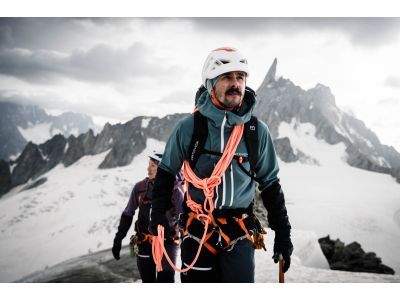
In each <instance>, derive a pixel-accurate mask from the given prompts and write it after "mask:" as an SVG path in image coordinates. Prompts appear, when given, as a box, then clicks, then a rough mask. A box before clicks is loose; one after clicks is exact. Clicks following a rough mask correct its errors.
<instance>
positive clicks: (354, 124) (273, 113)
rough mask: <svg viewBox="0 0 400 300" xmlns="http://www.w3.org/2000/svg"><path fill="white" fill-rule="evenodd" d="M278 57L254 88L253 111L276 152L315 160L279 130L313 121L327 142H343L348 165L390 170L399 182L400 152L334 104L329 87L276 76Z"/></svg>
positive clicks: (288, 157) (317, 133) (292, 158)
mask: <svg viewBox="0 0 400 300" xmlns="http://www.w3.org/2000/svg"><path fill="white" fill-rule="evenodd" d="M276 70H277V59H275V60H274V62H273V64H272V65H271V67H270V69H269V71H268V73H267V75H266V76H265V78H264V81H263V82H262V84H261V85H260V87H259V88H258V90H257V96H258V102H257V105H256V108H255V115H257V116H258V117H259V118H261V119H262V120H264V121H265V122H266V123H267V124H268V126H269V129H270V131H271V134H272V136H273V138H274V139H278V141H276V142H275V143H276V145H277V148H278V149H277V152H278V154H280V156H281V158H282V159H283V160H284V161H287V162H290V161H296V160H303V161H308V162H310V163H318V162H317V161H315V160H313V159H312V157H308V156H307V149H306V148H296V147H293V145H291V143H290V142H291V141H289V140H287V139H285V136H282V135H281V134H280V132H279V127H280V126H281V125H282V124H283V123H289V124H290V125H291V127H293V128H296V127H297V126H298V125H300V124H312V125H313V126H314V127H315V132H314V133H313V134H315V136H316V137H317V138H318V139H322V140H324V141H325V142H327V143H328V144H330V145H336V144H338V143H343V144H344V145H345V147H346V161H347V163H348V164H349V165H351V166H354V167H357V168H361V169H365V170H369V171H375V172H381V173H386V174H391V175H392V176H394V177H395V178H396V179H397V181H398V182H399V183H400V154H399V153H398V152H397V151H396V150H395V149H394V148H393V147H390V146H386V145H382V144H381V142H380V141H379V138H378V137H377V136H376V135H375V133H373V132H372V131H371V130H370V129H368V128H367V127H366V126H365V124H364V123H363V122H362V121H360V120H358V119H356V118H355V117H353V116H351V115H350V114H348V113H346V112H344V111H342V110H341V109H340V108H339V107H337V106H336V103H335V96H334V95H333V94H332V92H331V90H330V89H329V87H327V86H324V85H322V84H317V85H316V86H315V87H314V88H312V89H309V90H303V89H302V88H301V87H299V86H296V85H295V84H294V83H293V82H291V81H290V80H289V79H285V78H282V77H279V78H277V77H276Z"/></svg>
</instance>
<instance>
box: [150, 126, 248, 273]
mask: <svg viewBox="0 0 400 300" xmlns="http://www.w3.org/2000/svg"><path fill="white" fill-rule="evenodd" d="M243 130H244V125H243V124H240V125H235V127H234V128H233V130H232V133H231V135H230V137H229V139H228V142H227V144H226V147H225V150H224V153H223V154H222V156H221V158H220V160H219V161H218V163H217V165H216V166H215V168H214V170H213V172H212V174H211V176H210V177H208V178H204V179H201V178H199V177H198V176H197V175H196V174H195V173H194V172H193V170H192V168H191V167H190V164H189V161H187V160H185V161H184V169H183V174H184V177H185V186H186V191H187V200H186V204H187V206H188V207H189V208H190V209H191V210H192V211H194V212H195V213H196V214H198V216H197V218H198V219H199V218H202V220H203V221H204V233H203V237H202V239H201V241H200V244H199V248H198V250H197V253H196V256H195V258H194V260H193V262H192V263H191V264H190V265H189V266H188V267H187V268H185V269H179V268H177V267H176V266H175V265H174V264H173V262H172V261H171V259H170V258H169V256H168V254H167V251H166V250H165V247H164V227H163V226H162V225H158V227H157V230H158V236H154V237H153V244H152V252H153V259H154V262H155V264H156V266H157V271H158V272H160V271H162V265H161V260H162V256H163V253H164V254H165V258H166V259H167V261H168V263H169V264H170V265H171V267H172V268H173V269H174V270H175V271H177V272H181V273H182V272H187V271H189V270H190V269H191V268H192V267H193V266H194V265H195V263H196V261H197V259H198V258H199V256H200V251H201V248H202V247H203V244H204V240H205V239H206V235H207V230H208V225H209V223H210V222H211V221H212V220H213V219H214V218H213V216H212V212H213V210H214V188H215V187H217V186H218V185H219V184H220V183H221V177H222V175H223V174H224V173H225V171H226V169H227V168H228V167H229V165H230V164H231V162H232V159H233V156H234V155H235V152H236V149H237V147H238V145H239V142H240V140H241V138H242V135H243ZM189 182H190V183H191V184H192V185H193V186H195V187H196V188H198V189H202V190H203V193H204V196H205V200H204V203H203V206H202V205H201V204H199V203H196V202H195V201H194V200H193V199H192V197H191V196H190V193H189V189H188V187H189V186H188V185H189ZM203 208H204V211H205V212H206V213H207V214H204V211H203ZM199 220H200V219H199Z"/></svg>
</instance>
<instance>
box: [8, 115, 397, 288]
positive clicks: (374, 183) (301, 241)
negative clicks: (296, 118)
mask: <svg viewBox="0 0 400 300" xmlns="http://www.w3.org/2000/svg"><path fill="white" fill-rule="evenodd" d="M292 125H293V124H292ZM314 130H315V128H314V127H313V126H312V125H310V124H298V126H296V129H293V127H292V126H290V125H289V124H285V123H283V124H282V126H281V127H280V131H279V132H280V137H284V136H288V137H289V138H290V139H291V142H292V145H293V146H294V147H295V148H297V149H299V150H301V151H302V152H304V153H305V154H306V155H308V156H310V157H312V158H314V159H316V160H318V162H319V165H305V164H301V163H291V164H286V163H283V162H280V166H281V173H280V176H281V183H282V187H283V189H284V192H285V194H286V198H287V207H288V211H289V216H290V220H291V223H292V226H293V228H294V230H293V242H294V247H295V251H294V254H293V268H292V269H291V271H290V272H289V273H288V275H287V280H288V281H291V282H374V281H377V282H388V281H396V282H400V280H399V277H398V276H388V275H376V274H360V275H354V274H353V273H348V272H336V271H331V270H328V265H327V262H326V260H325V258H324V257H323V255H322V252H321V250H320V248H319V245H318V243H317V239H318V238H319V237H322V236H326V235H327V234H330V235H331V238H340V239H341V240H342V241H344V242H345V243H349V242H352V241H354V240H356V241H358V242H359V243H360V244H361V245H362V247H363V248H364V250H366V251H374V252H376V254H377V255H378V256H380V257H382V259H383V263H384V264H387V265H389V266H390V267H392V268H394V269H395V270H396V273H397V274H398V272H399V271H400V259H399V258H398V257H397V256H396V254H397V252H398V249H399V246H400V231H399V218H400V217H399V215H400V213H399V210H400V185H399V184H397V183H396V182H395V181H394V180H393V179H392V178H391V177H390V176H389V175H382V174H378V173H372V172H368V171H364V170H359V169H356V168H352V167H350V166H348V165H347V164H346V163H345V162H344V161H343V158H344V153H345V152H344V145H342V144H338V145H334V146H332V145H328V144H326V143H325V142H323V141H320V140H318V139H316V138H315V137H314V134H313V132H314ZM162 147H163V143H161V142H158V141H155V140H151V139H149V140H148V141H147V148H146V150H145V151H144V152H143V153H141V154H140V155H138V156H137V157H135V158H134V160H133V162H132V163H131V164H130V165H129V166H126V167H120V168H114V169H107V170H100V169H97V166H98V165H99V164H100V163H101V161H102V160H103V159H104V157H105V156H106V154H107V153H102V154H99V155H96V156H87V157H83V158H82V159H80V160H79V161H77V162H76V163H75V164H73V165H72V166H70V167H68V168H65V167H63V166H61V165H59V166H57V167H56V168H54V169H53V170H51V171H50V172H49V173H47V174H45V176H46V177H47V178H48V180H47V182H45V183H44V184H42V185H41V186H39V187H37V188H35V189H31V190H24V191H23V188H24V187H25V186H26V185H24V186H21V187H17V188H15V189H13V190H12V191H11V192H9V193H8V194H6V195H5V196H3V197H2V198H1V199H0V240H1V245H0V281H1V282H4V281H13V280H17V279H19V278H21V277H23V276H26V275H28V274H30V273H32V272H34V271H38V270H42V269H45V268H46V267H50V266H52V265H55V264H58V263H60V262H62V261H65V260H67V259H70V258H74V257H77V256H80V255H84V254H88V253H92V252H94V251H100V250H104V249H108V248H110V247H111V245H112V240H113V237H114V234H115V232H116V228H117V225H118V221H119V217H120V214H121V212H122V210H123V209H124V207H125V205H126V203H127V200H128V197H129V194H130V191H131V188H132V186H133V184H134V183H135V182H136V181H138V180H140V179H142V178H144V177H145V176H146V167H147V162H148V159H147V155H148V154H149V153H150V152H151V151H152V150H153V149H159V148H162ZM27 184H29V183H27ZM131 230H133V228H132V229H131ZM272 239H273V233H272V232H269V234H268V237H267V241H268V245H267V247H268V252H267V253H265V252H262V251H257V255H256V260H257V261H256V263H257V270H256V272H257V274H256V280H257V282H275V280H271V278H273V276H274V275H268V274H274V272H275V271H274V270H276V265H274V264H272V263H271V262H272V260H271V256H272V254H271V248H272ZM124 244H128V239H127V238H126V239H125V240H124ZM271 272H272V273H271ZM271 276H272V277H271Z"/></svg>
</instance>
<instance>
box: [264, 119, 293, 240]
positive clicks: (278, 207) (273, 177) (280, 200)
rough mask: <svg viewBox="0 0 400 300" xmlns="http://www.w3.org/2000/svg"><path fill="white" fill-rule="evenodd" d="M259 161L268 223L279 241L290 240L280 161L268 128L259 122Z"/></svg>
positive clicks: (289, 226)
mask: <svg viewBox="0 0 400 300" xmlns="http://www.w3.org/2000/svg"><path fill="white" fill-rule="evenodd" d="M259 129H260V130H259V143H260V145H259V161H258V163H257V165H256V174H257V177H258V178H260V179H261V183H260V185H259V189H260V191H261V198H262V200H263V204H264V206H265V208H266V209H267V211H268V223H269V226H270V227H271V229H272V230H274V231H275V236H276V237H277V238H278V239H281V238H282V239H289V238H290V230H291V225H290V222H289V217H288V213H287V209H286V205H285V196H284V194H283V191H282V188H281V185H280V183H279V178H278V172H279V166H278V159H277V156H276V152H275V148H274V145H273V142H272V137H271V135H270V133H269V130H268V127H267V125H266V124H265V123H263V122H262V121H259Z"/></svg>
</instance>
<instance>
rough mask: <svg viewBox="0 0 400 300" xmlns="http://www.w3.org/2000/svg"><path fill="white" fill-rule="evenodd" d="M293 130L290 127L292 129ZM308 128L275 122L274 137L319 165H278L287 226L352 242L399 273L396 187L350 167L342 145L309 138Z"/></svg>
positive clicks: (398, 188)
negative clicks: (275, 131) (277, 131)
mask: <svg viewBox="0 0 400 300" xmlns="http://www.w3.org/2000/svg"><path fill="white" fill-rule="evenodd" d="M293 128H296V129H293ZM314 132H315V127H314V126H313V125H312V124H309V123H308V124H297V125H295V124H293V122H292V124H288V123H284V122H282V123H281V126H280V128H279V137H285V136H287V137H289V138H290V141H291V144H292V147H293V148H297V149H299V150H301V151H302V152H304V153H305V154H306V155H308V156H311V157H312V158H314V159H316V160H317V161H318V162H319V166H315V165H313V166H310V165H304V164H300V163H290V164H286V163H284V162H280V167H281V172H280V177H281V184H282V188H283V190H284V192H285V196H286V201H287V204H288V205H287V206H288V212H289V217H290V220H291V223H292V226H293V228H296V229H301V230H306V231H313V232H315V233H316V235H317V236H318V237H322V236H326V235H328V234H329V235H330V236H331V238H332V239H336V238H339V239H340V240H342V241H343V242H345V243H346V244H348V243H351V242H353V241H357V242H359V243H360V244H361V246H362V247H363V249H364V250H365V251H366V252H369V251H373V252H375V253H376V254H377V256H379V257H381V258H382V262H383V263H384V264H387V265H388V266H390V267H391V268H393V269H394V270H395V271H396V273H397V274H399V272H400V258H399V256H398V251H399V249H400V230H399V229H400V228H399V225H400V222H399V217H400V213H399V209H400V184H397V183H396V182H395V179H394V178H392V177H391V176H389V175H385V174H380V173H375V172H369V171H364V170H361V169H357V168H353V167H350V166H349V165H348V164H347V163H346V162H345V161H344V158H345V146H344V145H343V144H342V143H340V144H337V145H329V144H327V143H326V142H324V141H322V140H318V139H316V138H315V136H314Z"/></svg>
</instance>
